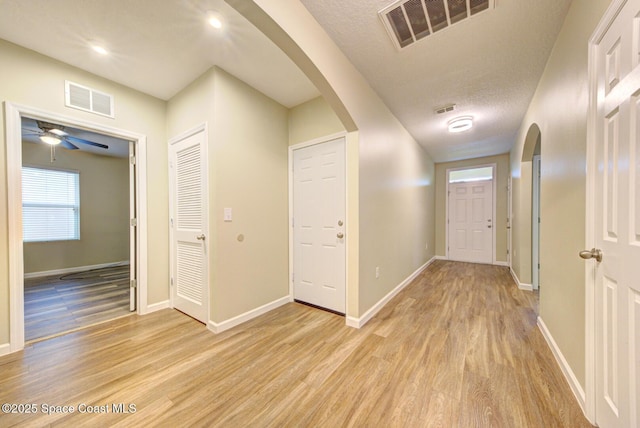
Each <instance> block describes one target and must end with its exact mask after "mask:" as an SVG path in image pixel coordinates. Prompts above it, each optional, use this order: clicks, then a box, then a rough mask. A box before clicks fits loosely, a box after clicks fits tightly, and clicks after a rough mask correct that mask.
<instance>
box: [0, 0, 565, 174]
mask: <svg viewBox="0 0 640 428" xmlns="http://www.w3.org/2000/svg"><path fill="white" fill-rule="evenodd" d="M301 1H302V3H303V4H304V5H305V6H306V7H307V9H308V10H309V11H310V12H311V13H312V14H313V16H314V17H315V18H316V19H317V20H318V22H319V23H320V24H321V25H322V26H323V27H324V28H325V30H326V31H327V32H328V33H329V35H330V36H331V37H332V38H333V40H334V41H335V42H336V44H337V45H338V46H339V47H340V48H341V49H342V51H343V52H344V53H345V54H346V56H347V57H348V58H349V59H350V60H351V61H352V62H353V63H354V65H355V66H356V67H357V68H358V69H359V70H360V72H361V73H362V74H363V75H364V77H365V78H366V79H367V80H368V81H369V83H370V84H371V86H372V87H373V89H374V90H375V91H376V92H377V93H378V94H379V95H380V96H381V98H382V99H383V100H384V101H385V103H386V104H387V105H388V106H389V108H390V109H391V111H392V112H393V113H394V114H395V115H396V116H397V117H398V119H399V120H400V121H401V122H402V123H403V124H404V126H405V127H406V128H407V130H408V131H409V132H410V133H411V134H412V135H413V136H414V138H415V139H416V140H417V141H418V142H419V143H420V144H421V145H422V146H423V147H425V149H426V150H427V151H428V152H429V153H430V154H431V156H432V157H433V159H434V160H435V161H436V162H444V161H450V160H457V159H465V158H473V157H478V156H487V155H493V154H499V153H505V152H508V151H509V150H510V148H511V146H512V144H513V142H514V139H515V135H516V132H517V129H518V127H519V125H520V123H521V121H522V118H523V116H524V114H525V112H526V108H527V106H528V104H529V102H530V100H531V97H532V96H533V93H534V91H535V88H536V85H537V83H538V80H539V78H540V76H541V74H542V71H543V69H544V65H545V63H546V60H547V58H548V56H549V53H550V51H551V48H552V46H553V42H554V41H555V39H556V36H557V33H558V31H559V29H560V28H561V26H562V22H563V20H564V16H565V15H566V12H567V10H568V7H569V5H570V3H571V1H570V0H535V1H531V0H496V8H495V9H493V10H489V11H486V12H482V13H481V14H478V15H476V16H474V17H471V18H469V19H466V20H464V21H462V22H459V23H457V24H456V25H455V26H453V27H451V28H446V29H444V30H441V31H439V32H437V33H435V34H432V35H430V36H428V37H427V38H425V39H423V40H421V41H418V42H417V43H415V44H413V45H411V46H409V47H408V48H406V49H404V50H402V51H400V52H399V51H397V50H396V49H395V47H394V46H393V44H392V43H391V41H390V39H389V37H388V35H387V33H386V30H385V29H384V27H383V25H382V23H381V21H380V20H379V18H378V14H377V12H378V10H380V9H382V8H383V7H385V6H387V5H389V4H390V1H381V0H349V1H344V0H323V1H318V0H301ZM207 10H217V11H218V12H221V14H222V15H223V16H224V19H225V21H226V28H225V31H223V32H217V31H215V30H214V29H213V28H212V27H210V26H208V25H207V24H206V22H205V19H204V17H205V13H206V11H207ZM0 38H2V39H6V40H9V41H11V42H13V43H16V44H18V45H21V46H24V47H27V48H29V49H32V50H35V51H37V52H40V53H43V54H45V55H48V56H50V57H53V58H56V59H58V60H61V61H63V62H66V63H69V64H72V65H74V66H77V67H79V68H82V69H84V70H87V71H89V72H92V73H94V74H97V75H99V76H103V77H105V78H108V79H110V80H113V81H116V82H118V83H121V84H124V85H126V86H129V87H131V88H134V89H137V90H139V91H142V92H145V93H148V94H150V95H153V96H156V97H158V98H161V99H165V100H166V99H169V98H170V97H171V96H173V95H174V94H176V93H177V92H178V91H180V90H181V89H182V88H183V87H185V86H186V85H187V84H189V83H190V82H191V81H193V80H194V79H195V78H196V77H198V76H199V75H200V74H202V73H203V72H204V71H206V70H207V69H208V68H210V67H211V66H212V65H218V66H220V67H222V68H223V69H225V70H227V71H228V72H229V73H231V74H233V75H235V76H237V77H238V78H240V79H242V80H244V81H245V82H247V83H248V84H250V85H251V86H253V87H255V88H256V89H258V90H259V91H261V92H263V93H264V94H266V95H268V96H270V97H271V98H273V99H275V100H276V101H278V102H280V103H281V104H283V105H285V106H287V107H292V106H295V105H297V104H300V103H302V102H304V101H307V100H309V99H311V98H314V97H315V96H317V95H319V94H318V91H317V89H316V88H315V87H314V86H313V85H312V84H311V83H310V82H309V80H308V79H307V78H306V77H305V76H304V75H303V74H302V72H301V71H300V70H299V69H298V68H297V67H296V66H295V65H294V64H293V63H292V62H291V61H290V60H289V59H288V58H287V57H286V56H285V55H284V54H283V53H282V52H281V51H280V50H279V49H278V48H277V47H276V46H275V45H274V44H273V43H271V42H270V41H269V40H267V39H266V37H264V36H263V35H262V34H261V33H260V32H259V31H258V30H257V29H256V28H255V27H253V26H252V25H250V24H249V23H248V22H247V21H246V20H245V19H244V18H242V17H241V16H240V15H239V14H238V13H237V12H235V11H234V10H233V9H232V8H230V7H229V6H228V5H226V4H225V3H224V1H223V0H162V1H158V0H109V1H105V0H55V1H51V0H0ZM88 41H97V42H100V43H103V44H104V45H105V46H106V47H107V49H109V50H110V51H111V52H112V54H111V55H110V56H108V57H101V56H99V55H97V54H96V53H94V52H92V51H90V50H89V49H88V46H87V43H88ZM450 103H455V104H456V105H457V109H456V110H455V111H454V112H451V113H446V114H444V115H439V116H436V115H434V113H433V110H434V109H435V108H436V107H440V106H442V105H445V104H450ZM461 115H471V116H473V117H474V121H475V126H474V128H473V129H471V130H470V131H466V132H463V133H460V134H450V133H448V132H447V126H446V125H447V121H449V120H450V119H452V118H454V117H457V116H461Z"/></svg>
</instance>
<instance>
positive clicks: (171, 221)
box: [169, 218, 173, 227]
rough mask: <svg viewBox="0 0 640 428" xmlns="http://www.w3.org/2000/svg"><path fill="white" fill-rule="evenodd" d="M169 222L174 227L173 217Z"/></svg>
mask: <svg viewBox="0 0 640 428" xmlns="http://www.w3.org/2000/svg"><path fill="white" fill-rule="evenodd" d="M169 224H170V225H171V227H173V218H171V219H169Z"/></svg>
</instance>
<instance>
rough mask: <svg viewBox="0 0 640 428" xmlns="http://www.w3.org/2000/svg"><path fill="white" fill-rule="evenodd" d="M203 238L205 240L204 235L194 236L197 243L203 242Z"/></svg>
mask: <svg viewBox="0 0 640 428" xmlns="http://www.w3.org/2000/svg"><path fill="white" fill-rule="evenodd" d="M204 238H205V236H204V234H202V235H200V236H196V239H197V240H198V241H204Z"/></svg>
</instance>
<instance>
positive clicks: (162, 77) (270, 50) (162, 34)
mask: <svg viewBox="0 0 640 428" xmlns="http://www.w3.org/2000/svg"><path fill="white" fill-rule="evenodd" d="M209 10H215V11H217V12H219V13H220V14H221V15H222V16H224V20H225V30H224V31H218V30H216V29H214V28H213V27H211V26H210V25H209V24H208V23H207V20H206V18H207V15H206V13H207V11H209ZM0 38H2V39H5V40H8V41H10V42H13V43H15V44H18V45H21V46H24V47H27V48H29V49H32V50H34V51H36V52H40V53H42V54H45V55H47V56H50V57H53V58H55V59H58V60H60V61H63V62H66V63H68V64H71V65H74V66H76V67H78V68H81V69H84V70H87V71H89V72H91V73H94V74H96V75H98V76H102V77H105V78H107V79H110V80H113V81H115V82H118V83H121V84H123V85H126V86H129V87H131V88H134V89H137V90H139V91H141V92H144V93H147V94H150V95H153V96H155V97H157V98H161V99H163V100H168V99H169V98H171V97H172V96H173V95H175V94H176V93H178V92H179V91H180V90H181V89H183V88H184V87H185V86H186V85H188V84H189V83H191V82H192V81H193V80H195V79H196V78H197V77H198V76H200V75H201V74H202V73H204V72H205V71H206V70H208V69H209V68H210V67H211V66H213V65H218V66H219V67H221V68H223V69H225V70H226V71H227V72H229V73H231V74H233V75H234V76H236V77H238V78H239V79H241V80H243V81H245V82H246V83H248V84H249V85H251V86H253V87H254V88H256V89H258V90H259V91H261V92H262V93H264V94H266V95H268V96H269V97H271V98H273V99H274V100H276V101H278V102H279V103H281V104H282V105H284V106H286V107H293V106H295V105H298V104H300V103H302V102H304V101H308V100H309V99H312V98H315V97H317V96H318V95H319V92H318V91H317V89H316V88H315V86H313V85H312V84H311V82H310V81H309V80H308V79H307V78H306V76H304V74H303V73H302V72H301V71H300V70H299V69H298V68H297V67H296V66H295V65H294V64H293V62H292V61H291V60H289V58H288V57H286V56H285V55H284V53H282V51H281V50H280V49H279V48H277V47H276V46H275V45H274V44H273V43H272V42H271V41H270V40H268V39H267V38H266V37H265V36H264V35H263V34H262V33H261V32H259V31H258V30H257V29H256V28H255V27H253V26H252V25H250V24H249V23H248V22H247V21H246V20H245V19H244V18H243V17H242V16H241V15H240V14H238V13H237V12H236V11H235V10H233V9H232V8H231V7H229V6H228V5H227V4H226V3H224V1H223V0H55V1H52V0H0ZM91 41H93V42H97V43H100V44H103V45H104V47H105V48H106V49H107V50H109V51H110V52H111V54H110V55H109V56H104V57H103V56H100V55H99V54H97V53H95V52H93V51H92V50H90V49H89V47H88V43H89V42H91Z"/></svg>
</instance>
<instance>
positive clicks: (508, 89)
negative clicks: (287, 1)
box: [301, 0, 586, 162]
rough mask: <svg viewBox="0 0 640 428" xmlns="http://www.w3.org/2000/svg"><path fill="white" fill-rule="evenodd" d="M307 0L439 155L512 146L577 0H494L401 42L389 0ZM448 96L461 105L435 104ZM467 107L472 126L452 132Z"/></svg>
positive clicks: (438, 158) (470, 155)
mask: <svg viewBox="0 0 640 428" xmlns="http://www.w3.org/2000/svg"><path fill="white" fill-rule="evenodd" d="M301 1H302V3H303V4H304V5H305V7H306V8H307V9H308V10H309V11H310V12H311V14H312V15H313V16H314V17H315V18H316V20H317V21H318V22H319V23H320V24H321V25H322V26H323V27H324V29H325V30H326V31H327V32H328V33H329V35H330V36H331V38H332V39H333V40H334V41H335V42H336V44H337V45H338V46H339V47H340V49H341V50H342V51H343V52H344V53H345V54H346V56H347V57H348V58H349V59H350V60H351V62H353V64H354V65H355V66H356V68H358V70H359V71H360V72H361V73H362V74H363V75H364V77H365V78H366V79H367V80H368V81H369V83H370V85H371V86H372V87H373V89H374V90H375V91H376V92H377V93H378V94H379V95H380V97H381V98H382V99H383V100H384V102H385V103H386V104H387V106H388V107H389V108H390V109H391V111H392V112H393V113H394V114H395V115H396V116H397V117H398V119H399V120H400V121H401V122H402V123H403V124H404V126H405V127H406V128H407V130H408V131H409V132H410V133H411V134H412V135H413V137H414V138H415V139H416V140H417V141H418V142H419V143H420V144H421V145H422V146H423V147H425V149H426V150H427V151H428V152H429V153H430V154H431V156H432V158H433V159H434V160H435V161H436V162H445V161H451V160H457V159H466V158H473V157H479V156H487V155H494V154H500V153H506V152H508V151H509V150H510V149H511V146H512V145H513V143H514V139H515V136H516V132H517V130H518V127H519V125H520V123H521V121H522V119H523V116H524V114H525V112H526V109H527V106H528V105H529V102H530V101H531V98H532V96H533V94H534V92H535V89H536V86H537V84H538V80H539V79H540V76H541V75H542V71H543V70H544V66H545V64H546V61H547V58H548V56H549V54H550V52H551V48H552V47H553V43H554V41H555V39H556V37H557V35H558V32H559V31H560V28H561V26H562V23H563V21H564V17H565V15H566V13H567V11H568V8H569V5H570V3H571V1H570V0H535V1H531V0H496V7H495V9H493V10H488V11H485V12H482V13H480V14H478V15H475V16H473V17H471V18H468V19H466V20H464V21H461V22H459V23H457V24H455V26H452V27H450V28H446V29H443V30H441V31H439V32H436V33H434V34H432V35H430V36H428V37H426V38H424V39H422V40H420V41H418V42H417V43H414V44H413V45H411V46H409V47H407V48H405V49H403V50H402V51H398V50H397V49H396V48H395V47H394V46H393V44H392V42H391V40H390V38H389V36H388V34H387V32H386V30H385V28H384V26H383V24H382V22H381V21H380V19H379V18H378V13H377V12H378V11H379V10H381V9H383V8H384V7H385V6H388V5H389V4H391V3H392V2H391V1H388V0H387V1H385V0H382V1H381V0H351V1H348V2H347V1H343V0H324V1H317V0H301ZM585 49H586V46H585ZM450 103H454V104H456V105H457V109H456V110H455V111H453V112H450V113H446V114H443V115H438V116H436V115H435V114H434V113H433V110H434V109H435V108H437V107H440V106H443V105H446V104H450ZM462 115H470V116H473V117H474V127H473V128H472V129H471V130H469V131H466V132H462V133H459V134H450V133H449V132H448V131H447V122H448V121H449V120H451V119H452V118H454V117H457V116H462Z"/></svg>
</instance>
